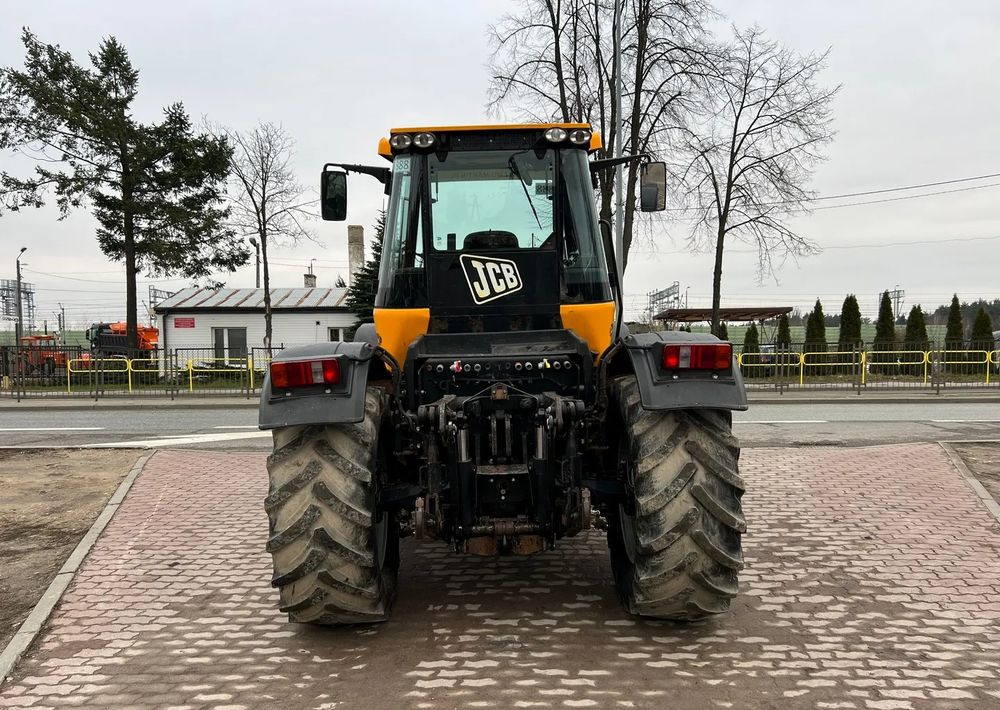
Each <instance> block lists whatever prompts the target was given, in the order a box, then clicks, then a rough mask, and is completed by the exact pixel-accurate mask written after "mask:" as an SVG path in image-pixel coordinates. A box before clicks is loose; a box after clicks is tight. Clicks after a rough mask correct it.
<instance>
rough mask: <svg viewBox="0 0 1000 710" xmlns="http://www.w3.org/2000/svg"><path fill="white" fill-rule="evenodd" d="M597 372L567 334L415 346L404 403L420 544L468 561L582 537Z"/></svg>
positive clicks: (432, 338) (438, 337)
mask: <svg viewBox="0 0 1000 710" xmlns="http://www.w3.org/2000/svg"><path fill="white" fill-rule="evenodd" d="M484 344H486V345H488V349H483V345H484ZM593 371H594V366H593V356H592V355H591V353H590V352H589V350H588V349H587V347H586V344H585V343H584V342H583V341H582V340H581V339H580V338H578V337H577V336H576V335H574V334H573V333H571V332H570V331H567V330H546V331H535V332H530V333H516V332H512V333H491V334H489V337H488V338H486V337H477V336H476V334H462V335H457V334H456V335H450V334H432V335H425V336H423V337H422V338H419V339H418V340H417V341H415V342H414V344H413V345H412V346H411V348H410V350H409V353H408V356H407V359H406V364H405V376H404V387H403V389H404V391H403V392H402V395H403V396H402V399H403V401H404V402H405V406H407V408H408V409H409V411H410V412H415V415H416V417H415V418H416V427H415V434H416V442H415V446H416V448H417V449H418V450H419V452H420V454H421V455H420V457H419V458H420V459H421V460H422V461H421V463H420V465H418V466H417V469H418V470H419V480H418V481H417V484H418V486H419V487H420V489H421V490H422V491H424V492H425V495H423V496H421V497H420V498H419V499H418V500H417V501H416V502H415V505H416V514H415V515H414V528H415V531H416V534H417V535H418V536H432V537H441V538H444V539H446V540H448V541H450V542H451V543H452V544H453V545H454V546H455V547H456V549H459V550H461V551H465V552H472V553H477V554H497V553H515V554H527V553H531V552H536V551H540V550H543V549H548V548H550V547H552V545H553V544H554V542H555V540H556V539H557V538H559V537H563V536H567V535H573V534H575V533H577V532H579V531H580V530H581V529H584V528H586V527H589V526H590V522H591V521H590V501H589V493H588V491H587V489H586V488H584V485H583V480H584V468H585V467H584V458H585V457H584V452H585V448H586V446H587V443H588V441H587V433H588V431H590V429H591V427H589V426H588V419H592V417H593V414H594V403H595V399H596V398H595V388H594V384H593V375H594V372H593ZM404 448H406V447H404ZM411 470H412V469H411Z"/></svg>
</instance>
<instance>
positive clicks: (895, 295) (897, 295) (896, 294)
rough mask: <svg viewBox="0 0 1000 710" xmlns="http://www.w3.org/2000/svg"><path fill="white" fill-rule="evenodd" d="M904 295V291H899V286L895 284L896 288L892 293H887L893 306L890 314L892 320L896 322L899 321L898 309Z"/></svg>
mask: <svg viewBox="0 0 1000 710" xmlns="http://www.w3.org/2000/svg"><path fill="white" fill-rule="evenodd" d="M905 295H906V291H904V290H903V289H901V288H900V287H899V284H896V288H894V289H893V290H892V291H889V298H890V299H892V304H893V306H892V312H893V317H894V320H897V321H898V320H899V309H900V306H901V305H902V302H903V296H905Z"/></svg>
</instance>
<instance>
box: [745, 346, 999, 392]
mask: <svg viewBox="0 0 1000 710" xmlns="http://www.w3.org/2000/svg"><path fill="white" fill-rule="evenodd" d="M764 347H766V348H767V349H766V350H763V351H759V350H754V351H753V352H746V353H742V352H741V353H738V355H737V363H738V365H739V367H740V370H741V372H742V373H743V377H744V380H745V382H746V384H747V386H748V387H749V388H751V389H767V388H777V389H784V388H791V387H794V388H810V387H812V388H823V389H856V390H858V391H859V392H860V391H861V390H863V389H872V388H894V387H903V388H905V387H933V388H936V389H941V388H943V387H948V388H955V387H990V386H998V384H1000V349H998V350H993V351H987V350H975V349H963V350H948V349H941V348H933V347H932V348H930V349H922V348H906V347H902V348H893V349H885V350H882V349H873V348H860V347H859V348H857V349H854V350H809V349H807V348H802V347H800V348H794V349H793V348H789V349H787V350H783V349H776V348H774V347H771V346H764Z"/></svg>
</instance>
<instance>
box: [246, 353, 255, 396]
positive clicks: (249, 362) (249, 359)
mask: <svg viewBox="0 0 1000 710" xmlns="http://www.w3.org/2000/svg"><path fill="white" fill-rule="evenodd" d="M247 367H249V368H250V389H249V390H247V399H252V398H253V391H254V382H253V350H251V351H250V352H249V353H248V354H247Z"/></svg>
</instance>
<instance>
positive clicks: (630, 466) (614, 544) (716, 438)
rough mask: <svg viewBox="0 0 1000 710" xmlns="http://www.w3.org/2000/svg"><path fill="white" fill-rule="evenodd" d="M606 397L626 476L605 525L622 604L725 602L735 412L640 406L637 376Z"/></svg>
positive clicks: (730, 559) (734, 554)
mask: <svg viewBox="0 0 1000 710" xmlns="http://www.w3.org/2000/svg"><path fill="white" fill-rule="evenodd" d="M612 403H613V405H614V406H616V407H617V410H618V414H619V415H620V417H621V422H622V429H623V431H622V434H621V444H620V460H621V461H622V464H623V467H624V468H625V469H627V470H628V473H629V480H630V484H631V485H630V486H629V492H630V495H629V500H628V502H627V504H625V505H622V506H621V507H620V508H619V509H618V511H617V512H613V513H612V515H611V519H610V521H609V522H610V525H609V530H608V546H609V547H610V549H611V565H612V570H613V572H614V577H615V586H616V587H617V590H618V595H619V597H620V598H621V601H622V604H623V605H624V607H625V609H626V610H627V611H628V612H630V613H632V614H638V615H641V616H649V617H655V618H660V619H676V620H688V621H690V620H696V619H701V618H704V617H706V616H709V615H712V614H718V613H721V612H723V611H726V610H727V609H728V608H729V605H730V600H731V599H732V598H733V597H734V596H736V593H737V589H738V583H737V573H738V572H739V570H741V569H742V568H743V552H742V546H741V535H742V533H743V532H744V531H745V530H746V521H745V519H744V517H743V512H742V510H741V507H740V497H741V496H742V494H743V491H744V489H745V485H744V482H743V479H742V478H740V476H739V473H738V460H739V455H740V449H739V443H738V442H737V440H736V438H735V437H734V436H733V434H732V415H731V414H730V413H729V412H725V411H718V410H682V411H672V412H663V411H660V412H652V411H646V410H644V409H643V408H642V405H641V402H640V399H639V388H638V386H637V384H636V380H635V377H634V376H628V377H621V378H618V379H617V380H615V381H614V383H613V385H612Z"/></svg>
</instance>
